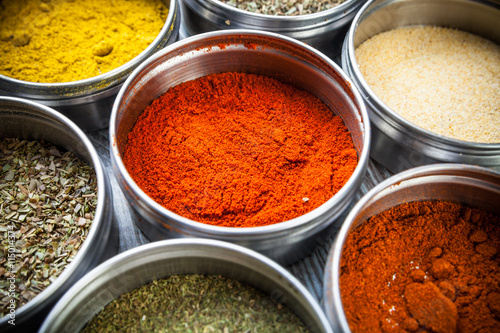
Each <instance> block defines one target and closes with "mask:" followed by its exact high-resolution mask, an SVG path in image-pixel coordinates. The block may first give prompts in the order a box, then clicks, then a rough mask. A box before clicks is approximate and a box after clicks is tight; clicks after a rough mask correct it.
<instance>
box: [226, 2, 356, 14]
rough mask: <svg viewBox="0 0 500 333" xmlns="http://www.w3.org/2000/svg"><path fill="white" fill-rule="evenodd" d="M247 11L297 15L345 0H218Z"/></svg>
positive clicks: (313, 11)
mask: <svg viewBox="0 0 500 333" xmlns="http://www.w3.org/2000/svg"><path fill="white" fill-rule="evenodd" d="M219 1H221V2H223V3H225V4H227V5H229V6H232V7H236V8H238V9H243V10H246V11H248V12H252V13H256V14H265V15H276V16H297V15H306V14H314V13H318V12H322V11H324V10H327V9H331V8H334V7H337V6H338V5H340V4H341V3H344V2H346V1H347V0H324V1H323V0H322V1H319V0H219Z"/></svg>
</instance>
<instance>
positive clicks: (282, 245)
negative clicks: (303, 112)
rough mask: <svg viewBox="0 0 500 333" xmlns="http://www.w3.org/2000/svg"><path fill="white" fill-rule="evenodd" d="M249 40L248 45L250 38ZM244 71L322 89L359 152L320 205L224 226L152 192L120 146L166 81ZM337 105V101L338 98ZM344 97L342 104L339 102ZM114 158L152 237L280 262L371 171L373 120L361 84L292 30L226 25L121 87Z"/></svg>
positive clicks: (312, 239)
mask: <svg viewBox="0 0 500 333" xmlns="http://www.w3.org/2000/svg"><path fill="white" fill-rule="evenodd" d="M249 44H250V45H251V46H252V47H247V46H248V45H249ZM231 71H234V72H247V73H254V74H260V75H265V76H269V77H273V78H275V79H278V80H280V81H282V82H285V83H291V84H293V85H295V86H297V87H299V88H303V89H305V90H308V91H309V92H311V93H312V94H314V95H316V96H318V97H319V98H320V99H321V100H323V102H325V103H326V105H328V106H329V107H330V108H331V109H332V110H336V111H335V112H336V113H338V114H339V115H340V116H341V117H342V118H343V120H344V123H345V124H346V126H347V127H348V129H349V130H350V132H351V135H352V137H353V141H354V146H355V148H356V150H357V152H358V158H359V162H358V166H357V167H356V169H355V171H354V174H353V175H352V176H351V178H350V179H349V180H348V182H347V183H346V185H345V186H344V187H343V188H342V189H341V190H340V191H339V192H338V193H337V194H335V195H334V196H333V197H332V198H331V199H330V200H328V201H327V202H326V203H324V204H323V205H321V206H320V207H318V208H316V209H315V210H313V211H311V212H309V213H307V214H305V215H302V216H300V217H297V218H295V219H292V220H289V221H286V222H282V223H277V224H274V225H268V226H263V227H253V228H231V227H219V226H213V225H209V224H205V223H200V222H196V221H193V220H189V219H187V218H184V217H182V216H179V215H177V214H175V213H173V212H171V211H169V210H167V209H166V208H164V207H162V206H161V205H160V204H158V203H156V202H155V201H154V200H153V199H151V198H150V197H148V196H147V195H146V194H145V193H144V192H143V191H142V190H141V189H140V188H139V187H138V186H137V184H136V183H135V182H134V181H133V179H132V178H131V177H130V175H129V173H128V172H127V170H126V168H125V166H124V165H123V162H122V158H121V154H122V152H123V150H124V147H125V145H126V142H127V135H128V133H129V132H130V131H131V129H132V128H133V126H134V124H135V121H136V119H137V118H138V117H139V115H140V114H141V113H142V112H143V111H144V109H145V108H146V107H147V106H148V105H149V104H150V103H151V102H152V101H153V100H154V99H156V98H157V97H158V96H160V95H161V94H162V93H164V92H165V91H166V90H167V89H168V88H170V87H173V86H176V85H177V84H179V83H181V82H184V81H187V80H193V79H196V78H198V77H202V76H206V75H209V74H212V73H220V72H231ZM336 105H337V106H336ZM338 105H343V106H344V107H340V108H339V107H338ZM110 143H111V147H110V154H111V157H110V159H111V164H112V165H113V170H114V173H115V175H116V177H117V180H118V183H119V185H120V187H121V189H122V190H123V192H124V194H125V197H126V198H127V200H128V202H129V203H130V206H131V207H132V211H133V212H134V213H135V214H136V223H137V224H138V226H139V227H140V228H141V229H142V231H143V232H144V233H145V234H146V236H148V238H150V239H151V240H160V239H165V238H173V237H201V238H213V239H218V240H225V241H229V242H233V243H237V244H239V245H243V246H247V247H250V248H252V249H253V250H256V251H258V252H261V253H264V254H266V255H268V256H270V257H271V258H272V259H274V260H276V261H278V262H280V263H291V262H294V261H296V260H299V259H301V258H302V257H303V256H304V255H305V254H307V252H308V251H310V250H311V249H312V248H315V247H316V246H317V245H318V243H321V242H323V241H324V239H322V237H325V238H326V237H327V236H328V233H327V228H328V227H330V226H333V222H334V220H335V219H336V218H337V217H338V216H339V215H340V214H341V213H342V212H343V211H344V210H345V208H346V207H347V206H348V205H349V203H350V202H351V201H352V199H353V197H354V195H355V192H356V191H357V190H358V188H359V187H360V185H361V182H362V180H363V177H364V175H365V172H366V168H367V162H368V155H369V146H370V125H369V120H368V117H367V114H366V110H365V107H364V105H363V101H362V99H361V97H360V96H359V94H358V92H357V91H356V89H355V88H353V85H352V84H351V82H350V81H349V79H348V78H347V76H346V75H345V74H344V73H343V72H342V70H341V69H339V68H338V66H337V65H335V63H333V61H331V60H330V59H328V58H327V57H325V56H324V55H322V54H321V53H319V52H317V51H316V50H314V49H313V48H311V47H309V46H307V45H305V44H303V43H301V42H299V41H297V40H294V39H292V38H289V37H286V36H281V35H277V34H272V33H268V32H263V31H249V30H231V31H229V30H223V31H217V32H209V33H205V34H201V35H197V36H193V37H190V38H187V39H184V40H181V41H179V42H177V43H175V44H174V45H171V46H169V47H167V48H165V49H164V50H162V51H161V52H158V53H157V54H156V55H155V56H153V57H151V58H150V59H148V61H146V62H145V63H143V64H142V65H141V66H140V67H139V68H137V69H136V70H135V71H134V73H132V75H131V76H130V77H129V78H128V80H127V81H126V82H125V84H124V86H123V87H122V89H121V91H120V92H119V94H118V96H117V99H116V101H115V104H114V106H113V112H112V117H111V122H110Z"/></svg>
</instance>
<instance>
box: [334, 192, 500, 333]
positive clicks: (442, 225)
mask: <svg viewBox="0 0 500 333" xmlns="http://www.w3.org/2000/svg"><path fill="white" fill-rule="evenodd" d="M498 249H500V217H499V216H494V215H491V214H489V213H487V212H485V211H482V210H479V209H475V208H470V207H468V206H465V205H461V204H457V203H451V202H446V201H425V202H412V203H407V204H403V205H400V206H397V207H394V208H392V209H389V210H387V211H385V212H383V213H381V214H379V215H377V216H374V217H372V218H371V219H370V220H369V221H367V222H365V223H364V224H362V225H361V226H359V227H358V228H356V229H355V230H354V231H353V232H352V233H351V234H350V235H349V236H348V237H347V240H346V243H345V247H344V251H343V253H342V259H341V277H340V290H341V295H342V303H343V306H344V310H345V313H346V316H347V320H348V322H349V326H350V328H351V330H352V331H353V332H368V331H369V332H403V331H404V332H438V333H446V332H500V274H499V273H500V266H499V263H500V257H499V256H498Z"/></svg>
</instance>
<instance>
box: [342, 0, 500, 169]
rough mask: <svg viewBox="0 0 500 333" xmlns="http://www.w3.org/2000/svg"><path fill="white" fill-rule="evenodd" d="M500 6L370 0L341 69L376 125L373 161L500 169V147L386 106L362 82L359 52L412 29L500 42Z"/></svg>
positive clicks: (481, 0)
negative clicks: (427, 126) (379, 38)
mask: <svg viewBox="0 0 500 333" xmlns="http://www.w3.org/2000/svg"><path fill="white" fill-rule="evenodd" d="M499 20H500V5H498V2H497V3H494V2H491V1H487V0H470V1H469V0H371V1H368V2H367V3H366V4H365V5H364V6H363V7H362V8H361V9H360V10H359V12H358V14H357V15H356V17H355V18H354V20H353V22H352V24H351V27H350V30H349V32H348V34H347V35H346V38H345V41H344V44H343V48H342V68H343V69H344V70H345V71H346V73H347V74H348V75H349V76H350V77H351V78H352V80H353V82H354V84H355V86H356V87H357V88H358V89H359V91H360V92H361V94H362V95H363V99H364V101H365V102H366V105H367V109H368V113H369V115H370V120H371V121H372V124H373V143H372V144H373V146H372V157H373V158H374V159H375V160H376V161H377V162H379V163H380V164H382V165H383V166H384V167H386V168H387V169H389V170H390V171H392V172H399V171H402V170H405V169H409V168H411V167H415V166H420V165H425V164H431V163H467V164H476V165H481V166H485V167H489V168H493V169H496V170H500V143H495V144H488V143H473V142H466V141H460V140H455V139H451V138H447V137H444V136H441V135H438V134H435V133H432V132H430V131H427V130H424V129H422V128H420V127H417V126H415V125H413V124H412V123H410V122H408V121H407V120H405V119H404V118H402V117H401V116H399V115H398V114H397V113H396V112H394V111H393V110H392V109H390V108H389V107H388V106H387V105H385V104H384V103H383V102H382V101H381V100H380V99H379V98H378V97H377V96H376V95H375V93H374V92H373V91H372V89H371V88H370V87H369V85H368V84H367V82H366V81H365V79H364V78H363V76H362V74H361V72H360V70H359V68H358V64H357V62H356V57H355V54H354V50H355V48H356V47H357V46H359V45H360V44H361V43H363V42H364V41H365V40H367V39H368V38H370V37H372V36H374V35H376V34H378V33H381V32H384V31H388V30H392V29H396V28H398V27H402V26H411V25H435V26H443V27H452V28H456V29H460V30H463V31H467V32H470V33H473V34H476V35H479V36H482V37H485V38H487V39H489V40H491V41H493V42H496V43H500V29H498V22H499Z"/></svg>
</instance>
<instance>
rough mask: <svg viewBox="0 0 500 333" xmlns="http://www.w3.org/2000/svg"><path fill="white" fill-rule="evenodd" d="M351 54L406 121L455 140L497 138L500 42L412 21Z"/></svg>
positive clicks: (375, 89) (499, 134) (374, 87)
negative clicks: (415, 23)
mask: <svg viewBox="0 0 500 333" xmlns="http://www.w3.org/2000/svg"><path fill="white" fill-rule="evenodd" d="M355 54H356V59H357V62H358V64H359V69H360V71H361V73H362V74H363V77H364V78H365V80H366V82H367V83H368V84H369V85H370V88H371V89H372V90H373V92H374V93H375V94H376V95H377V96H378V97H379V98H380V99H381V100H382V101H383V102H384V103H385V104H387V105H388V106H389V107H390V108H391V109H392V110H394V111H395V112H396V113H398V114H399V115H401V116H402V117H403V118H405V119H406V120H408V121H410V122H411V123H413V124H415V125H417V126H419V127H421V128H423V129H426V130H428V131H430V132H433V133H436V134H440V135H443V136H445V137H449V138H453V139H457V140H463V141H469V142H481V143H500V130H499V129H500V98H498V92H499V91H500V45H497V44H495V43H493V42H491V41H489V40H486V39H484V38H481V37H479V36H476V35H473V34H470V33H467V32H464V31H460V30H454V29H449V28H440V27H432V26H415V27H402V28H398V29H395V30H391V31H386V32H383V33H380V34H378V35H375V36H373V37H372V38H370V39H368V40H366V41H365V42H364V43H362V44H361V45H360V46H359V47H357V48H356V51H355Z"/></svg>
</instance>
